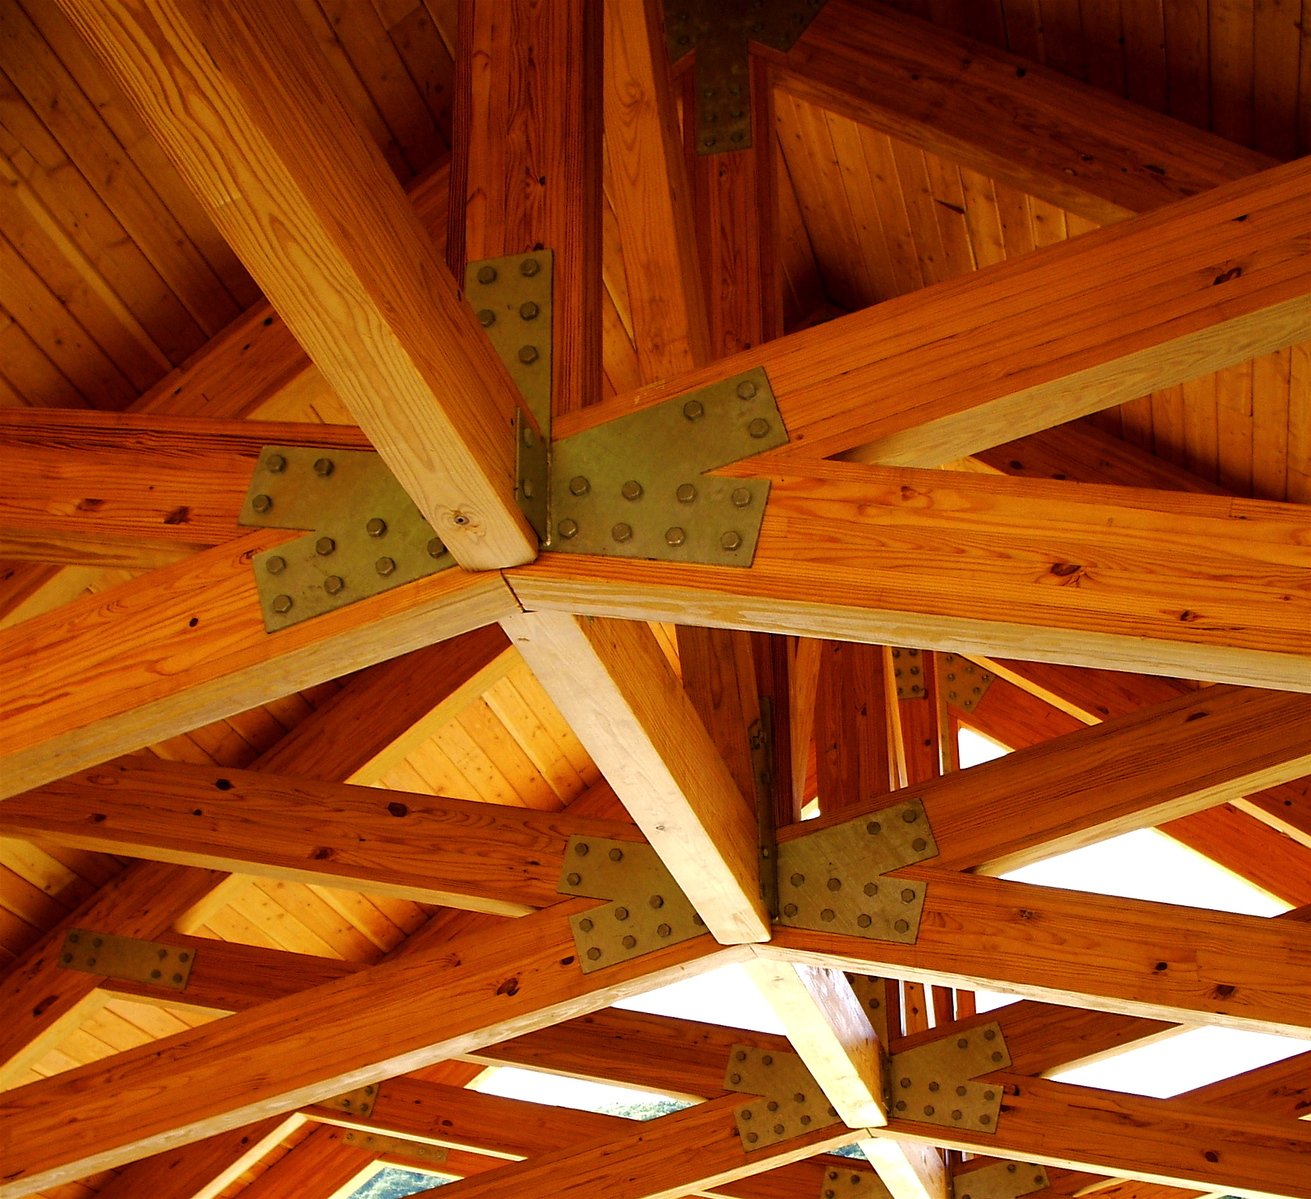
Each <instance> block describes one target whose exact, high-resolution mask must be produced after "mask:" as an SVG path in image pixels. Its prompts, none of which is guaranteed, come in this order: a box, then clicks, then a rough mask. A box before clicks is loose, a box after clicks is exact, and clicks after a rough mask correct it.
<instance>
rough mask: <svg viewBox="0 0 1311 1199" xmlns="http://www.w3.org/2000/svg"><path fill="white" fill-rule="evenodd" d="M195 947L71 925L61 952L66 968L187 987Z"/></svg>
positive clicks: (61, 962) (173, 988) (177, 988)
mask: <svg viewBox="0 0 1311 1199" xmlns="http://www.w3.org/2000/svg"><path fill="white" fill-rule="evenodd" d="M195 959H196V955H195V951H194V950H191V949H180V948H179V947H178V946H176V945H162V944H160V943H159V942H157V941H143V940H141V939H140V938H138V937H120V936H116V935H115V934H113V933H98V932H95V931H93V930H90V929H85V928H74V929H70V930H69V932H68V935H67V936H66V937H65V938H64V945H63V948H62V949H61V950H60V952H59V965H60V966H62V967H63V968H64V969H65V970H81V971H83V972H85V973H87V974H101V975H104V976H105V977H106V978H113V979H118V980H119V981H121V982H134V983H148V984H149V985H151V986H155V987H167V988H168V989H169V990H170V991H185V990H186V989H187V983H188V981H189V980H190V978H191V967H192V965H193V964H194V963H195Z"/></svg>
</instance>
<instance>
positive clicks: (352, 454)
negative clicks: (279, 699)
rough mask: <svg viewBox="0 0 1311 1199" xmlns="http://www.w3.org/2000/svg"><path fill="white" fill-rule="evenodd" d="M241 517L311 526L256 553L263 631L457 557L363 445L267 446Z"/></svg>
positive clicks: (263, 523)
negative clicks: (325, 447) (298, 535)
mask: <svg viewBox="0 0 1311 1199" xmlns="http://www.w3.org/2000/svg"><path fill="white" fill-rule="evenodd" d="M239 522H240V523H241V524H243V525H254V526H257V527H260V528H272V529H312V530H313V532H311V533H309V534H308V535H307V536H305V537H301V538H298V539H297V540H295V541H290V542H288V543H287V544H286V545H280V546H278V547H277V548H275V549H271V550H267V551H265V552H264V553H262V554H257V555H256V556H255V561H254V563H253V566H254V570H255V586H256V589H257V590H258V592H259V598H260V608H261V610H262V611H263V613H264V627H265V628H266V629H267V630H268V631H269V632H274V631H276V630H278V629H284V628H286V627H287V626H288V625H293V624H297V623H299V622H300V621H302V620H308V619H309V618H310V617H313V616H319V615H321V614H322V613H324V612H332V611H335V610H336V609H338V608H343V607H345V606H346V605H347V604H353V603H355V602H356V601H358V600H362V599H365V598H366V597H368V596H371V595H378V594H380V593H382V592H384V591H390V590H391V589H392V588H393V587H399V586H400V585H401V584H402V583H411V582H413V581H414V580H415V579H421V578H424V577H425V576H427V575H431V574H435V573H436V572H437V571H439V570H446V569H448V568H449V567H451V566H453V565H454V564H455V562H454V559H453V558H452V557H451V555H450V554H449V553H448V552H447V551H446V547H445V546H444V545H443V544H442V543H441V541H440V540H439V539H438V538H437V536H436V534H435V533H434V532H433V529H432V526H431V525H429V524H428V522H427V521H426V520H424V518H423V516H422V515H421V514H420V513H419V510H418V508H416V507H415V506H414V501H413V500H411V499H410V497H409V496H408V495H406V493H405V491H404V490H403V489H402V487H401V485H400V484H399V483H398V482H397V481H396V477H395V476H394V475H393V474H392V473H391V471H389V470H388V469H387V467H386V466H385V465H384V463H383V461H382V459H381V458H379V457H378V455H377V454H374V453H370V452H369V451H367V450H319V449H305V448H304V447H300V446H276V445H272V446H265V447H264V450H263V452H262V453H261V454H260V460H259V463H258V464H257V465H256V467H255V473H254V476H253V477H252V479H251V484H250V491H249V493H248V494H247V496H246V502H245V504H244V505H243V506H242V509H241V516H240V518H239Z"/></svg>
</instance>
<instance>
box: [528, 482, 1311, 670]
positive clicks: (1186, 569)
mask: <svg viewBox="0 0 1311 1199" xmlns="http://www.w3.org/2000/svg"><path fill="white" fill-rule="evenodd" d="M750 467H751V463H750V462H748V463H746V464H741V465H740V466H739V467H734V468H733V470H734V473H737V472H738V471H742V472H745V471H747V470H749V469H750ZM797 470H798V472H799V473H798V474H796V475H793V474H791V473H789V474H781V473H778V474H774V475H773V476H772V489H771V491H770V495H769V500H768V503H767V506H766V509H765V517H764V522H763V525H762V527H761V532H760V538H759V541H758V544H757V547H756V554H755V558H754V561H753V562H752V563H751V565H750V568H749V569H742V568H734V567H717V566H700V565H684V564H679V563H671V562H664V563H652V562H644V561H638V560H633V559H618V558H609V557H605V558H602V557H580V556H575V555H566V554H548V555H543V557H542V558H541V559H540V560H539V561H538V562H536V563H535V564H534V565H532V566H531V567H527V568H523V569H519V570H515V571H511V572H507V575H506V577H507V578H508V579H509V581H510V583H511V586H512V587H513V588H514V591H515V594H516V596H517V597H518V599H519V601H520V603H521V604H522V605H523V606H524V607H526V608H529V609H547V610H549V609H560V610H564V611H575V612H586V613H591V614H595V615H604V616H617V617H622V618H627V619H636V620H667V621H673V622H675V623H680V622H681V623H697V624H710V625H718V626H722V627H736V628H751V629H758V630H762V631H766V632H773V633H794V634H799V635H802V636H816V635H818V636H823V637H828V638H833V639H839V640H853V641H867V642H872V643H876V644H878V643H881V644H893V645H919V646H924V647H926V648H931V649H941V650H953V651H956V652H963V653H971V652H973V653H980V652H984V653H989V652H990V653H993V654H1010V655H1013V656H1016V657H1024V658H1030V659H1037V660H1045V661H1055V662H1063V663H1069V664H1073V665H1080V666H1088V665H1091V666H1105V667H1111V668H1114V669H1118V670H1139V671H1147V672H1154V673H1173V674H1178V675H1181V676H1183V677H1187V678H1203V679H1212V680H1216V681H1222V682H1234V683H1242V684H1247V685H1255V686H1266V687H1273V688H1276V689H1288V690H1297V691H1306V690H1308V689H1311V669H1309V666H1311V653H1309V650H1308V643H1307V639H1306V629H1307V627H1308V624H1311V592H1309V590H1308V587H1307V580H1308V571H1309V569H1311V554H1309V553H1308V551H1307V548H1306V539H1307V536H1308V516H1307V509H1306V508H1305V507H1304V506H1299V505H1294V504H1272V503H1263V502H1260V501H1255V500H1233V499H1222V498H1219V497H1212V496H1198V495H1182V494H1175V493H1163V492H1154V491H1137V490H1133V489H1128V488H1111V487H1093V486H1081V485H1075V484H1069V483H1060V482H1046V481H1041V480H1033V479H1023V480H1021V479H1003V478H997V477H989V476H984V475H971V474H963V473H962V474H947V473H945V472H942V471H919V470H896V469H889V468H883V467H867V466H859V465H855V464H839V463H809V464H806V465H805V466H804V467H802V466H798V468H797Z"/></svg>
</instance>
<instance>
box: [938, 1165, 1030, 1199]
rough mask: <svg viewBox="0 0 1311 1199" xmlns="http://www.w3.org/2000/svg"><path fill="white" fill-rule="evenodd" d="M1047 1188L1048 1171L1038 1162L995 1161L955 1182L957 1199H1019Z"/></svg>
mask: <svg viewBox="0 0 1311 1199" xmlns="http://www.w3.org/2000/svg"><path fill="white" fill-rule="evenodd" d="M1047 1186H1048V1178H1047V1171H1046V1170H1045V1169H1043V1167H1042V1166H1040V1165H1037V1164H1036V1163H1034V1162H992V1163H991V1164H990V1165H987V1166H980V1167H979V1168H978V1169H977V1170H969V1171H968V1172H965V1173H961V1174H957V1175H956V1176H955V1177H954V1178H953V1179H952V1187H953V1193H954V1194H955V1197H956V1199H1019V1197H1020V1196H1021V1195H1031V1194H1032V1193H1033V1192H1034V1191H1041V1190H1045V1189H1046V1188H1047Z"/></svg>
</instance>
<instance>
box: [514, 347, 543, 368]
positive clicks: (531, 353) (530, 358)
mask: <svg viewBox="0 0 1311 1199" xmlns="http://www.w3.org/2000/svg"><path fill="white" fill-rule="evenodd" d="M538 357H539V355H538V353H537V347H536V346H520V347H519V361H520V362H522V363H523V364H524V366H531V365H532V364H533V363H534V362H536V361H537V359H538Z"/></svg>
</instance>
